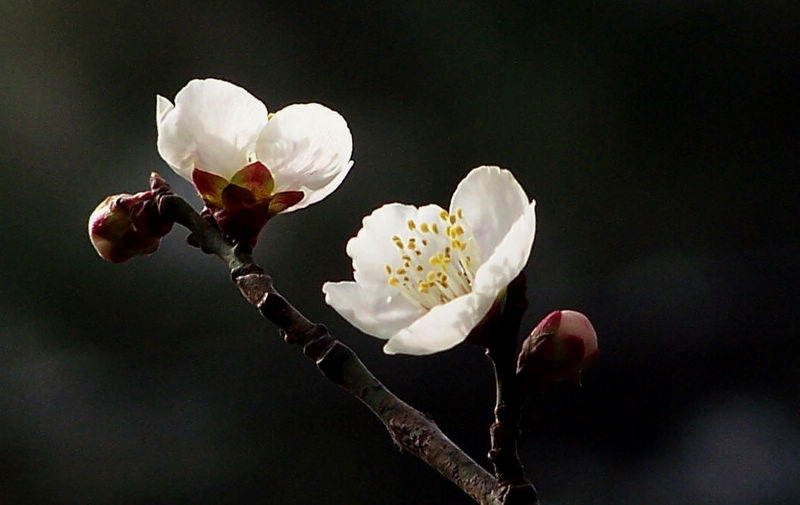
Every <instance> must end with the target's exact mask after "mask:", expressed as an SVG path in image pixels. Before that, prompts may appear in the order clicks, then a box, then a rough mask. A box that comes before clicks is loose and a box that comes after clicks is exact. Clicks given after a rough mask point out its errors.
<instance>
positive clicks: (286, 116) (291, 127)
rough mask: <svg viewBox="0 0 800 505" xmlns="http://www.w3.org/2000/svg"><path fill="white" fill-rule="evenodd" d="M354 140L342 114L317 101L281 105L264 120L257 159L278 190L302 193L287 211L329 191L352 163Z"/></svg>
mask: <svg viewBox="0 0 800 505" xmlns="http://www.w3.org/2000/svg"><path fill="white" fill-rule="evenodd" d="M352 153H353V138H352V136H351V135H350V129H349V128H348V127H347V122H346V121H345V120H344V118H343V117H342V116H341V115H339V113H338V112H335V111H333V110H331V109H329V108H327V107H325V106H324V105H320V104H318V103H307V104H294V105H289V106H288V107H285V108H283V109H281V110H279V111H278V112H276V113H275V115H273V116H272V118H271V119H270V120H269V122H268V123H267V125H266V127H265V128H264V131H263V132H262V134H261V136H260V138H259V139H258V145H257V157H258V159H259V160H261V161H262V162H264V164H265V165H267V168H269V170H270V172H271V173H272V175H273V177H274V178H275V190H276V191H302V192H303V193H304V194H305V196H304V198H303V200H301V201H300V202H299V203H298V204H297V205H294V206H293V207H291V208H289V209H287V212H291V211H294V210H297V209H302V208H303V207H307V206H309V205H311V204H312V203H316V202H318V201H320V200H322V199H323V198H325V197H326V196H328V195H329V194H331V193H332V192H333V191H334V190H335V189H336V188H337V187H339V185H340V184H341V183H342V181H343V180H344V178H345V176H346V175H347V173H348V172H349V171H350V167H351V166H353V162H352V161H351V160H350V155H351V154H352Z"/></svg>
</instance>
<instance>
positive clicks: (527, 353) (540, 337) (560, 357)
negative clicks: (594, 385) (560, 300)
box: [517, 310, 599, 385]
mask: <svg viewBox="0 0 800 505" xmlns="http://www.w3.org/2000/svg"><path fill="white" fill-rule="evenodd" d="M598 355H599V352H598V350H597V333H595V331H594V327H592V323H591V322H590V321H589V319H588V318H587V317H586V316H584V315H583V314H581V313H580V312H575V311H574V310H556V311H554V312H551V313H550V314H549V315H548V316H547V317H545V318H544V319H542V321H541V322H540V323H539V324H538V325H537V326H536V328H534V329H533V331H532V332H531V334H530V336H528V338H526V339H525V341H524V342H523V343H522V351H520V354H519V359H518V361H517V374H518V375H519V376H520V378H521V379H522V380H523V381H527V382H529V383H530V382H538V383H539V384H542V383H552V382H559V381H564V380H569V381H572V382H574V383H575V384H577V385H580V377H581V371H582V370H584V369H586V368H587V367H588V366H589V365H590V364H591V363H592V362H593V361H594V360H595V359H597V356H598Z"/></svg>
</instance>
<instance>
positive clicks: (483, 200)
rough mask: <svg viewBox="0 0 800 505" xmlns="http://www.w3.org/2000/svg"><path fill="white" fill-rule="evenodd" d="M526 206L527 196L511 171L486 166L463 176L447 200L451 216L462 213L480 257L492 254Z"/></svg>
mask: <svg viewBox="0 0 800 505" xmlns="http://www.w3.org/2000/svg"><path fill="white" fill-rule="evenodd" d="M527 207H528V197H527V196H526V195H525V191H524V190H523V189H522V186H520V185H519V183H518V182H517V180H516V179H515V178H514V176H513V175H512V174H511V172H509V171H508V170H504V169H501V168H498V167H488V166H482V167H478V168H475V169H473V170H472V171H471V172H470V173H469V174H467V176H466V177H465V178H464V179H463V180H462V181H461V182H460V183H459V184H458V187H457V188H456V190H455V192H454V193H453V198H452V199H451V200H450V212H451V213H453V212H455V211H456V209H459V208H460V209H462V210H463V212H464V222H465V223H466V224H467V225H468V226H469V229H470V231H472V233H473V235H474V236H475V240H476V241H477V242H478V246H479V247H480V251H481V257H482V258H488V257H489V256H490V255H491V254H492V253H493V252H494V249H495V248H496V247H497V245H498V244H499V243H500V241H501V240H503V237H505V236H506V233H508V230H509V229H510V228H511V225H513V224H514V222H515V221H517V219H519V217H520V216H521V215H522V214H523V213H524V212H525V210H526V209H527Z"/></svg>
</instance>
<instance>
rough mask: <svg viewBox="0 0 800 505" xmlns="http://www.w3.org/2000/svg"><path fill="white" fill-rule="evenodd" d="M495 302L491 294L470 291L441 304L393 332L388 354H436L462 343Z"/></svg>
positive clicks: (385, 347)
mask: <svg viewBox="0 0 800 505" xmlns="http://www.w3.org/2000/svg"><path fill="white" fill-rule="evenodd" d="M493 303H494V298H493V297H491V296H486V295H482V294H479V293H470V294H468V295H464V296H460V297H458V298H456V299H455V300H452V301H450V302H448V303H446V304H444V305H439V306H436V307H434V308H433V309H431V310H430V312H428V313H427V314H425V315H424V316H422V317H421V318H419V319H417V320H416V321H415V322H414V323H413V324H411V326H409V327H408V328H405V329H403V330H400V331H399V332H397V334H395V335H393V336H392V337H391V338H390V339H389V342H387V343H386V345H385V346H384V347H383V351H384V352H385V353H386V354H398V353H399V354H414V355H422V354H432V353H435V352H439V351H444V350H447V349H450V348H451V347H454V346H455V345H457V344H460V343H461V342H463V341H464V339H465V338H467V335H468V334H469V332H470V331H472V329H473V328H474V327H475V326H476V325H477V324H478V323H479V322H480V321H481V319H483V317H484V316H485V315H486V313H487V312H489V309H490V308H491V307H492V304H493Z"/></svg>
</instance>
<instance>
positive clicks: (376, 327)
mask: <svg viewBox="0 0 800 505" xmlns="http://www.w3.org/2000/svg"><path fill="white" fill-rule="evenodd" d="M386 288H389V286H388V285H386ZM322 292H323V293H325V302H326V303H327V304H328V305H330V306H331V307H333V308H334V309H336V312H338V313H339V314H341V316H342V317H343V318H345V319H346V320H347V321H348V322H349V323H350V324H352V325H353V326H355V327H356V328H358V329H359V330H361V331H363V332H364V333H367V334H369V335H372V336H375V337H378V338H383V339H386V338H389V337H390V336H392V335H394V334H395V333H397V332H398V331H399V330H400V329H402V328H405V327H407V326H408V325H410V324H411V323H412V322H414V321H415V320H417V319H418V318H419V317H420V316H422V315H423V314H424V311H422V310H421V309H418V308H417V307H415V306H414V305H413V304H412V303H411V302H409V301H408V300H406V299H405V298H403V295H401V294H400V293H394V294H390V293H389V290H388V289H375V290H373V289H367V288H364V287H363V286H361V285H359V284H356V283H355V282H326V283H325V284H323V285H322Z"/></svg>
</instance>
